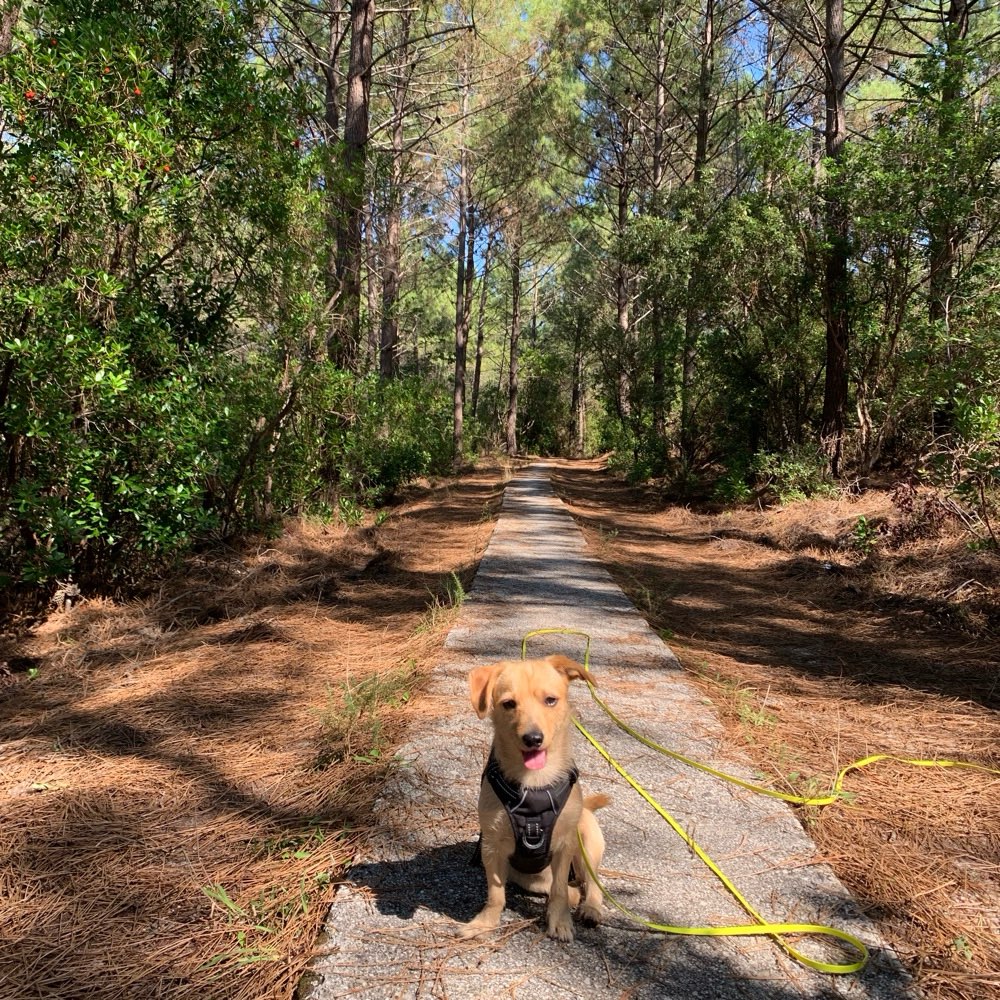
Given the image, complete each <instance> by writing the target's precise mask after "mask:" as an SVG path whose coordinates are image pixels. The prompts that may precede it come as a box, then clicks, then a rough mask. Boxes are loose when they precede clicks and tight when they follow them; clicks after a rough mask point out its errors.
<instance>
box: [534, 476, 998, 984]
mask: <svg viewBox="0 0 1000 1000" xmlns="http://www.w3.org/2000/svg"><path fill="white" fill-rule="evenodd" d="M553 483H554V485H555V487H556V490H557V492H558V493H559V494H560V496H561V497H562V498H563V500H564V501H565V502H566V503H567V504H568V506H569V509H570V511H571V513H572V514H573V515H574V517H575V518H576V520H577V521H578V523H579V524H580V525H581V527H582V528H583V530H584V532H585V534H586V537H587V540H588V543H589V544H590V545H591V546H592V547H593V549H594V552H595V554H596V555H598V557H599V558H600V559H601V560H602V561H603V562H604V563H605V564H606V565H607V567H608V569H609V570H610V571H611V573H612V575H613V576H614V577H615V578H616V580H617V581H618V583H619V584H620V585H621V586H622V588H623V589H624V590H625V592H626V593H627V594H628V595H629V596H630V597H631V598H632V600H633V601H634V602H635V604H636V605H637V606H638V607H639V608H640V610H641V611H642V612H643V614H644V615H645V616H646V618H647V619H648V621H649V622H650V624H651V625H652V626H653V627H654V628H655V629H657V630H658V631H659V632H660V633H661V635H662V636H663V637H664V638H665V639H666V640H667V641H668V642H669V643H670V645H671V647H672V648H673V649H674V651H675V652H676V653H677V655H678V657H679V658H680V660H681V662H682V664H683V665H684V667H685V669H686V670H687V671H689V672H690V673H691V675H692V676H693V677H694V679H695V680H696V681H697V683H698V684H699V685H700V686H701V688H702V690H703V691H704V692H705V695H706V697H707V698H710V699H711V700H712V701H713V702H714V704H715V705H716V707H717V708H718V710H719V712H720V714H721V715H722V717H723V720H724V721H725V723H726V725H727V729H728V732H729V734H730V736H731V738H732V741H733V746H734V747H738V748H739V749H740V750H741V751H743V752H744V753H746V754H748V755H749V756H750V757H751V759H752V760H753V762H754V764H755V765H756V766H757V767H758V768H759V769H760V771H761V772H762V773H763V774H764V775H767V776H768V777H769V778H770V779H771V780H772V781H773V782H774V787H777V788H780V789H783V790H787V791H791V792H795V793H798V794H814V795H815V794H818V793H819V792H821V791H824V790H825V789H826V788H827V787H828V786H829V783H830V781H831V779H832V776H833V775H834V774H836V772H837V770H838V769H839V768H841V767H843V766H844V765H846V764H848V763H849V762H851V761H853V760H856V759H859V758H861V757H863V756H865V755H867V754H870V753H878V752H883V753H889V754H894V755H898V756H905V757H919V758H955V759H960V760H971V761H977V762H979V763H982V764H985V765H987V766H990V767H993V768H1000V645H998V642H997V638H996V633H995V632H994V633H991V631H990V629H991V626H992V624H993V621H994V620H995V619H991V617H990V615H991V614H994V615H995V612H996V610H997V602H998V600H1000V557H998V554H997V553H995V552H994V553H990V552H972V551H970V549H969V547H968V545H967V542H968V536H966V535H963V534H962V533H961V532H960V531H959V530H958V527H957V526H955V527H952V528H951V529H947V528H946V529H945V530H944V532H943V533H942V534H941V535H940V536H939V537H935V538H933V539H923V540H919V541H914V542H913V543H912V544H909V545H904V546H902V547H900V548H899V549H898V550H893V551H891V552H888V551H887V552H885V553H882V554H877V555H876V556H869V557H868V558H864V553H861V552H859V551H857V547H856V546H852V544H851V539H852V533H853V532H854V531H855V530H856V525H857V522H858V519H859V517H861V516H864V517H865V518H866V519H867V521H868V523H870V524H878V523H891V521H892V518H893V517H894V516H897V512H894V510H893V508H892V505H891V503H890V502H889V499H888V497H887V496H886V495H885V494H880V493H872V494H866V495H863V496H862V497H860V498H843V499H837V500H811V501H803V502H801V503H795V504H790V505H787V506H786V507H784V508H774V509H770V510H768V509H749V510H736V511H729V512H725V511H721V510H719V511H716V512H701V513H699V512H697V511H694V510H691V509H689V508H685V507H682V506H677V505H666V504H664V503H663V502H661V501H660V500H659V498H658V497H656V496H655V495H654V494H653V493H652V492H649V491H646V492H644V491H641V490H634V489H631V488H629V487H628V486H626V485H624V484H623V483H621V482H619V481H616V480H615V479H613V478H612V477H610V476H609V475H608V474H607V473H606V472H605V471H604V470H603V469H602V467H601V464H600V463H599V462H596V461H593V462H560V463H555V466H554V469H553ZM972 597H974V598H975V599H974V601H971V600H970V601H969V603H968V604H966V605H965V606H963V598H966V599H969V598H972ZM845 787H846V789H848V790H849V792H850V793H851V795H850V800H849V801H846V802H844V803H841V804H837V805H834V806H830V807H827V808H825V809H816V808H810V807H801V808H800V809H799V813H800V818H801V820H802V822H803V823H804V824H805V825H806V826H807V828H808V829H809V832H810V833H811V834H812V836H813V837H814V839H815V841H816V843H817V844H818V846H819V849H820V852H821V853H822V854H823V856H824V858H825V860H827V861H829V863H830V864H831V865H832V866H833V868H834V870H835V871H836V872H837V874H838V875H839V876H840V878H841V879H842V880H843V881H844V882H845V884H846V885H847V886H848V887H849V888H850V889H851V890H852V892H854V893H855V895H856V896H857V898H858V900H859V901H860V902H861V904H862V905H863V906H864V907H865V908H866V909H867V911H868V913H869V914H870V915H871V916H872V917H873V918H874V919H875V920H877V921H878V922H879V924H880V926H881V928H882V931H883V933H884V934H885V936H886V938H887V940H889V942H890V943H891V944H892V945H893V946H894V947H895V948H896V949H897V951H898V953H899V954H900V956H901V957H902V958H903V960H904V961H905V962H906V963H907V965H908V966H909V968H910V969H912V970H913V972H914V973H915V975H916V977H917V981H918V983H919V985H920V986H921V988H922V989H923V990H925V991H926V993H927V995H928V996H929V997H931V998H934V1000H983V998H985V997H996V996H1000V778H997V777H995V776H991V775H989V774H984V773H982V772H975V771H962V770H954V769H952V770H944V769H926V768H908V767H905V766H903V765H899V764H894V763H883V764H879V765H876V766H874V767H871V768H868V769H866V770H865V771H863V772H859V773H855V774H852V775H851V776H849V777H848V778H847V782H846V785H845Z"/></svg>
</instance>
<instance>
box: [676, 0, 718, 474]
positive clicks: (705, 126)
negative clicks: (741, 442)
mask: <svg viewBox="0 0 1000 1000" xmlns="http://www.w3.org/2000/svg"><path fill="white" fill-rule="evenodd" d="M714 76H715V0H706V2H705V20H704V24H703V26H702V39H701V65H700V68H699V73H698V111H697V117H696V119H695V140H694V142H695V145H694V162H693V163H692V167H691V179H692V182H693V184H694V188H695V202H694V205H695V208H694V224H695V226H696V228H697V229H698V231H699V232H700V231H701V228H702V225H703V216H704V212H703V208H702V197H703V196H702V192H701V186H702V181H703V179H704V176H705V167H706V165H707V164H708V139H709V132H710V131H711V128H712V81H713V79H714ZM699 268H700V261H699V257H698V254H697V253H695V254H694V256H693V257H692V259H691V266H690V269H689V271H688V283H687V306H686V308H685V310H684V343H683V346H682V349H681V350H682V355H681V428H680V446H681V455H682V457H683V458H684V460H685V461H686V462H687V463H688V464H689V465H690V464H691V463H693V462H694V460H695V456H696V452H697V440H696V435H695V430H694V380H695V373H696V370H697V363H698V332H699V326H700V321H701V317H700V315H699V311H698V307H697V302H698V284H699V277H700V273H699Z"/></svg>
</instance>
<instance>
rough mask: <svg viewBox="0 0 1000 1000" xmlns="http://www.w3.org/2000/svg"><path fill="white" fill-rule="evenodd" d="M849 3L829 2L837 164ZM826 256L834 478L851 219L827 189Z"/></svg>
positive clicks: (825, 432) (840, 434)
mask: <svg viewBox="0 0 1000 1000" xmlns="http://www.w3.org/2000/svg"><path fill="white" fill-rule="evenodd" d="M844 42H845V33H844V0H826V37H825V40H824V52H825V64H826V133H825V139H826V156H827V159H828V160H829V161H832V162H833V163H834V164H837V163H839V162H840V160H841V158H842V156H843V150H844V143H845V142H846V140H847V113H846V109H845V94H846V90H847V85H846V77H845V72H844ZM824 215H825V223H826V239H827V244H828V247H829V249H828V250H827V254H826V267H825V274H824V287H823V305H824V312H825V314H826V317H825V318H826V381H825V385H824V392H823V422H822V425H821V427H820V443H821V446H822V448H823V451H824V453H825V454H826V456H827V459H828V461H829V463H830V471H831V472H832V473H833V475H834V476H839V475H840V471H841V469H840V467H841V461H842V458H843V451H844V433H845V430H846V427H847V403H848V367H847V366H848V351H849V348H850V332H851V318H850V271H849V252H850V247H849V235H850V218H849V212H848V209H847V205H845V204H844V200H843V197H842V196H841V194H840V192H839V191H837V190H836V189H835V188H834V187H833V186H831V185H830V184H829V182H828V183H827V187H826V191H825V194H824Z"/></svg>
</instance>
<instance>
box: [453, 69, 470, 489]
mask: <svg viewBox="0 0 1000 1000" xmlns="http://www.w3.org/2000/svg"><path fill="white" fill-rule="evenodd" d="M461 89H462V104H461V107H462V120H463V121H464V120H465V118H466V115H467V114H468V113H469V74H468V62H467V61H463V63H462V80H461ZM468 156H469V154H468V150H467V149H466V148H465V144H464V138H463V143H462V149H461V152H460V153H459V159H458V219H457V221H458V253H457V265H458V267H457V270H458V278H457V280H456V282H455V384H454V392H453V395H452V403H453V418H454V419H453V434H452V462H453V464H454V467H455V470H456V471H457V470H458V468H459V466H460V465H461V462H462V432H463V426H464V422H465V368H466V356H467V353H468V346H469V296H468V293H467V291H466V285H467V284H469V283H471V276H470V274H469V271H468V268H469V259H468V258H469V257H471V254H469V252H468V250H469V247H468V246H467V244H470V243H471V237H472V234H471V233H470V232H469V220H470V212H469V205H470V198H469V163H468Z"/></svg>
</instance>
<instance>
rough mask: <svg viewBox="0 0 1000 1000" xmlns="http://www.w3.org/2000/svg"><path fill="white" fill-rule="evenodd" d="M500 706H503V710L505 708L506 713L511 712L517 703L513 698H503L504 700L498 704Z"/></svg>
mask: <svg viewBox="0 0 1000 1000" xmlns="http://www.w3.org/2000/svg"><path fill="white" fill-rule="evenodd" d="M500 704H501V706H503V707H504V708H506V709H507V711H508V712H510V711H511V710H513V709H515V708H517V702H516V701H514V699H513V698H504V700H503V701H502V702H500Z"/></svg>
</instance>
